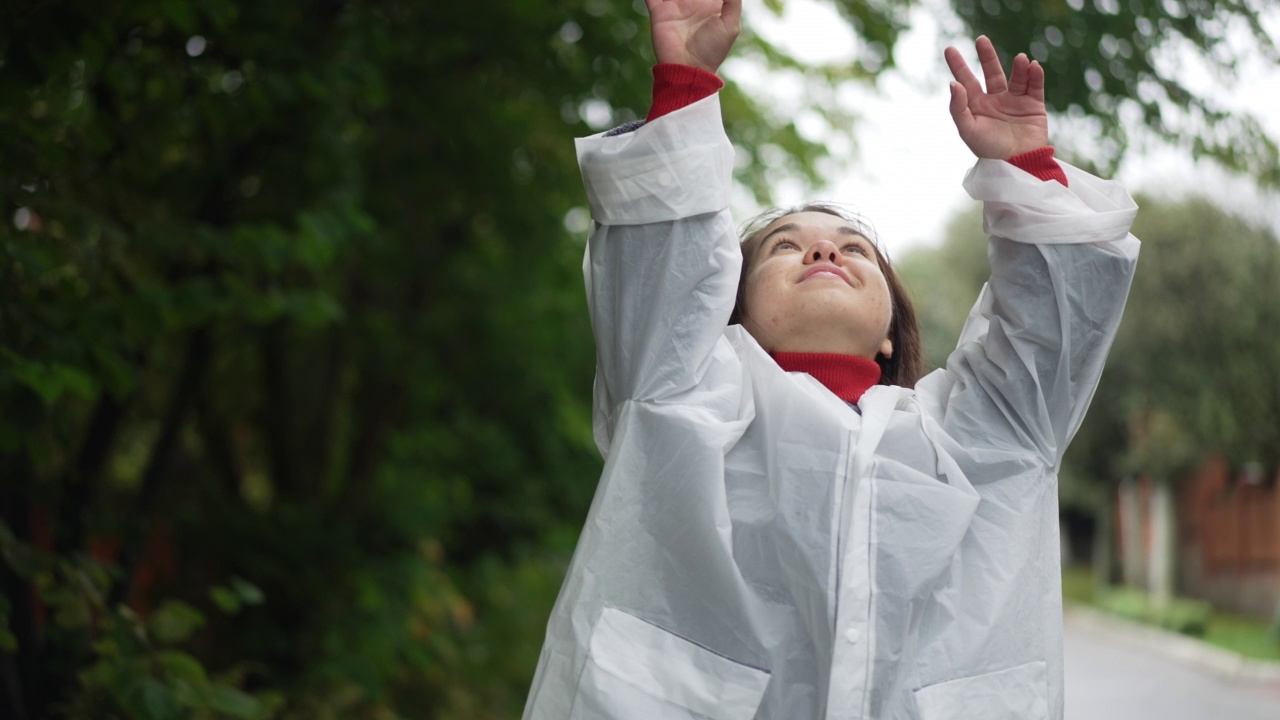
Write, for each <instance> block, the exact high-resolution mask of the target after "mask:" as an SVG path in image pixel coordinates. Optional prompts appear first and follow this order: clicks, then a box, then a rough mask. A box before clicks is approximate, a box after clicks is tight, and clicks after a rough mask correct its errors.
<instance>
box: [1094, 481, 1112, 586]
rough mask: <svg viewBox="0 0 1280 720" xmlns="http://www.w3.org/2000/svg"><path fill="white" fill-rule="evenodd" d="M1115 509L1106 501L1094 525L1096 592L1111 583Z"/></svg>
mask: <svg viewBox="0 0 1280 720" xmlns="http://www.w3.org/2000/svg"><path fill="white" fill-rule="evenodd" d="M1115 531H1116V530H1115V509H1114V506H1113V505H1112V503H1110V502H1105V503H1103V504H1102V507H1101V508H1099V509H1098V517H1097V522H1096V523H1094V526H1093V558H1092V559H1091V560H1092V562H1091V564H1092V565H1093V587H1094V592H1097V591H1098V590H1100V589H1102V588H1104V587H1106V586H1108V585H1110V584H1111V580H1112V569H1113V565H1114V555H1113V554H1114V552H1115Z"/></svg>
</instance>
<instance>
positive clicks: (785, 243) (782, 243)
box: [773, 240, 800, 250]
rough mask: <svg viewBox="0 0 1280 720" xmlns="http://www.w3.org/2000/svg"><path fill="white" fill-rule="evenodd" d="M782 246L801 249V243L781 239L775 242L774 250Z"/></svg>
mask: <svg viewBox="0 0 1280 720" xmlns="http://www.w3.org/2000/svg"><path fill="white" fill-rule="evenodd" d="M781 248H790V249H792V250H798V249H800V246H799V245H796V244H795V243H793V242H791V241H790V240H779V241H778V242H777V243H775V244H774V246H773V249H774V250H778V249H781Z"/></svg>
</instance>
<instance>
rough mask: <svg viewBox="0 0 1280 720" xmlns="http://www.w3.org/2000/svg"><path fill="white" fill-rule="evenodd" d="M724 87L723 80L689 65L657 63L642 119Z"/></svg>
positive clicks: (682, 105)
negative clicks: (644, 116)
mask: <svg viewBox="0 0 1280 720" xmlns="http://www.w3.org/2000/svg"><path fill="white" fill-rule="evenodd" d="M722 87H724V81H723V80H721V79H720V78H719V77H716V74H715V73H709V72H707V71H706V70H701V69H698V68H696V67H690V66H689V65H677V64H675V63H659V64H657V65H654V66H653V104H652V105H650V106H649V115H648V117H646V118H645V122H653V121H654V120H657V119H658V118H660V117H662V116H663V115H666V114H667V113H669V112H675V111H676V110H679V109H680V108H682V107H685V106H686V105H692V104H694V103H696V102H698V101H699V100H701V99H702V98H704V97H708V96H710V95H713V94H715V92H716V91H717V90H719V89H720V88H722Z"/></svg>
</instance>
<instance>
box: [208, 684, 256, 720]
mask: <svg viewBox="0 0 1280 720" xmlns="http://www.w3.org/2000/svg"><path fill="white" fill-rule="evenodd" d="M209 707H210V708H211V709H213V710H216V711H218V712H221V713H226V714H227V715H230V716H231V717H237V718H256V717H260V716H262V715H263V712H264V710H265V708H264V707H263V705H262V703H261V702H259V701H258V699H257V698H255V697H254V696H252V695H250V694H248V693H246V692H244V691H242V690H237V689H236V688H233V687H227V686H225V685H218V686H214V687H213V688H210V693H209Z"/></svg>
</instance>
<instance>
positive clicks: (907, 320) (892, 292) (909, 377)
mask: <svg viewBox="0 0 1280 720" xmlns="http://www.w3.org/2000/svg"><path fill="white" fill-rule="evenodd" d="M802 212H820V213H826V214H828V215H835V216H836V217H838V218H840V219H842V220H845V221H847V222H849V223H850V224H852V225H853V226H854V227H855V228H857V230H858V232H859V233H861V234H862V236H863V237H865V238H867V239H868V240H870V241H871V244H872V245H873V246H874V247H875V250H876V263H877V264H878V265H879V266H880V272H881V273H883V274H884V279H885V282H886V283H887V284H888V285H889V297H890V299H891V300H892V303H893V317H892V319H891V320H890V322H889V340H890V341H892V342H893V357H884V356H883V355H876V364H877V365H879V366H880V384H881V385H901V386H902V387H915V384H916V381H917V380H919V379H920V378H921V376H923V375H924V348H923V346H922V344H921V341H920V328H919V326H917V325H916V311H915V309H914V308H913V307H912V306H911V298H910V297H909V296H908V295H907V289H906V288H905V287H903V285H902V282H901V281H900V280H899V279H898V275H897V273H895V272H894V271H893V265H892V264H891V263H890V262H889V257H888V256H887V255H886V254H885V253H884V251H883V250H882V249H881V248H880V243H879V242H878V241H877V239H876V236H875V232H874V231H873V230H871V229H870V227H869V226H868V225H867V224H866V223H865V222H863V220H862V219H861V218H860V217H858V216H857V214H855V213H853V212H850V211H848V210H845V209H844V208H842V207H840V206H839V205H836V204H834V203H826V202H810V203H805V204H803V205H798V206H795V207H790V208H776V209H773V210H768V211H766V212H764V213H761V214H760V215H757V216H756V217H754V218H752V219H751V220H748V221H747V223H746V224H745V225H743V229H742V231H741V237H742V242H741V247H742V275H741V277H739V279H738V299H737V302H735V303H734V306H733V314H732V315H731V316H730V317H729V324H730V325H736V324H741V323H742V318H743V317H744V316H746V314H747V309H746V295H747V292H746V284H747V271H748V270H749V269H750V267H751V259H752V257H753V256H754V255H755V252H756V249H757V248H758V246H759V245H760V242H759V241H760V237H761V236H762V235H763V234H764V231H765V230H766V229H768V227H769V226H770V225H771V224H773V222H774V221H775V220H777V219H778V218H780V217H783V216H785V215H794V214H795V213H802Z"/></svg>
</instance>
